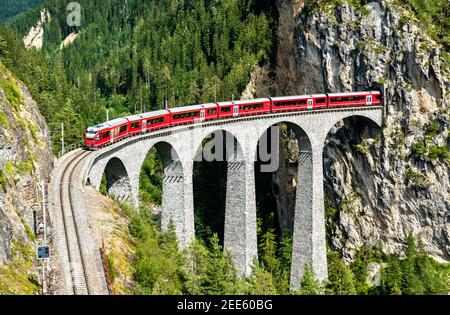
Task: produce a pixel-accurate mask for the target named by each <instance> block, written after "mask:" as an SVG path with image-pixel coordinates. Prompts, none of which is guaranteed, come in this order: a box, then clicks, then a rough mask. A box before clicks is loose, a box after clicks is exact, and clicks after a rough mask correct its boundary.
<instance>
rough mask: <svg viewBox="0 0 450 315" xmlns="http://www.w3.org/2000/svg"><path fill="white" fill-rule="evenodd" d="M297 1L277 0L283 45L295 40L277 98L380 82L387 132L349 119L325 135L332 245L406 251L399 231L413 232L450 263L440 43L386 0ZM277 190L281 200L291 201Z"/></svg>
mask: <svg viewBox="0 0 450 315" xmlns="http://www.w3.org/2000/svg"><path fill="white" fill-rule="evenodd" d="M293 2H294V1H288V0H286V1H279V10H280V26H279V29H280V31H279V37H280V38H279V46H281V45H282V43H287V44H289V43H291V44H292V41H291V37H292V34H291V33H290V32H289V29H292V31H293V32H294V33H293V38H294V39H295V44H293V45H295V61H296V62H295V63H294V62H292V57H291V56H283V53H286V51H289V49H288V48H289V47H283V48H279V55H278V65H277V69H276V72H277V82H276V84H277V94H278V95H288V94H303V93H304V91H305V90H307V91H308V93H323V92H346V91H358V90H367V89H371V88H373V87H374V84H376V83H380V84H383V85H384V87H385V96H386V100H387V102H386V108H385V122H384V124H385V126H384V128H383V130H379V129H377V128H374V127H372V126H371V125H370V124H368V123H367V122H366V121H364V120H355V119H351V120H347V121H344V122H342V124H340V125H339V126H336V128H335V130H334V131H333V132H332V133H331V134H330V136H329V138H328V140H327V147H326V148H325V152H324V161H325V163H324V171H325V177H326V178H325V182H324V184H325V191H326V195H327V196H328V199H329V205H330V207H333V208H336V209H337V213H336V215H335V216H334V218H330V220H333V224H332V226H331V224H330V226H331V232H330V234H331V235H330V241H331V243H332V247H334V248H335V249H337V250H339V251H341V252H342V253H343V254H344V257H345V258H347V259H351V258H352V257H353V255H354V253H355V251H356V250H357V249H358V248H359V247H361V246H372V245H375V244H377V243H381V245H382V248H383V249H384V250H385V251H386V252H402V250H403V241H404V239H405V237H406V236H407V235H408V234H409V233H413V234H414V235H415V236H416V237H417V238H418V239H419V240H420V241H421V242H422V243H423V245H424V248H425V249H426V250H427V251H428V252H429V253H430V255H432V256H434V257H435V258H436V259H440V260H446V261H448V260H450V180H449V175H450V170H449V166H448V165H449V164H450V159H449V155H448V145H449V143H448V142H449V124H450V123H449V121H450V120H449V108H450V106H449V87H450V82H449V69H448V62H447V64H445V61H444V58H443V50H444V49H445V48H443V47H442V46H441V45H439V44H438V43H436V42H435V41H434V40H433V39H431V38H430V37H429V36H428V35H427V34H426V33H425V32H424V30H423V29H421V27H420V26H418V24H419V23H418V21H417V20H415V18H414V16H413V14H412V13H411V12H408V11H407V10H405V9H403V8H401V7H398V6H396V5H395V4H394V3H393V2H392V1H385V0H380V1H376V2H371V3H369V4H368V5H367V6H365V7H362V8H354V7H352V6H349V5H348V4H343V5H330V4H321V2H318V4H317V5H315V6H309V7H308V8H307V9H306V7H305V8H303V9H301V8H300V9H299V3H298V2H296V3H293ZM300 6H302V3H301V2H300ZM291 15H293V17H292V16H291ZM292 19H294V21H295V23H294V26H292ZM290 25H291V26H290ZM282 30H285V32H282ZM286 30H288V31H286ZM279 74H288V76H286V75H279ZM292 164H293V165H294V163H292ZM293 167H295V165H294V166H293ZM294 177H295V175H293V174H286V173H277V174H275V182H279V183H288V185H287V187H286V189H287V190H295V183H292V178H294ZM288 195H289V194H288ZM281 197H282V196H279V198H278V204H279V205H280V204H285V206H287V207H289V208H291V207H292V206H289V205H290V204H292V202H286V201H284V200H283V199H284V197H283V198H281ZM292 210H293V208H291V211H289V212H290V213H293V212H292ZM280 217H281V218H282V222H281V226H282V227H283V225H284V226H285V227H287V228H289V226H290V223H289V221H290V220H291V219H292V218H291V217H289V216H288V215H286V214H285V213H284V214H283V215H282V216H280ZM330 223H331V221H330Z"/></svg>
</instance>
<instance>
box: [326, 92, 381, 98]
mask: <svg viewBox="0 0 450 315" xmlns="http://www.w3.org/2000/svg"><path fill="white" fill-rule="evenodd" d="M365 94H380V92H379V91H361V92H348V93H330V94H328V96H329V97H339V96H357V95H365Z"/></svg>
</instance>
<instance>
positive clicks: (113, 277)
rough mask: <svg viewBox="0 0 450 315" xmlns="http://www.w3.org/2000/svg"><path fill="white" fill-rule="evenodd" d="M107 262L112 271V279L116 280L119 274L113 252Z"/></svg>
mask: <svg viewBox="0 0 450 315" xmlns="http://www.w3.org/2000/svg"><path fill="white" fill-rule="evenodd" d="M106 262H107V263H108V269H109V272H110V273H111V278H112V280H114V279H115V278H116V276H117V269H116V266H115V265H114V257H113V256H112V255H111V254H109V255H108V256H107V257H106Z"/></svg>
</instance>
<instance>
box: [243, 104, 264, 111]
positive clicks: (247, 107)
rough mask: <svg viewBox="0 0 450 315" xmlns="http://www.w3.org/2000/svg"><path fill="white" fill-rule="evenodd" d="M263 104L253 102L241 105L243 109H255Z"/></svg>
mask: <svg viewBox="0 0 450 315" xmlns="http://www.w3.org/2000/svg"><path fill="white" fill-rule="evenodd" d="M263 107H264V105H263V104H251V105H241V110H253V109H259V108H263Z"/></svg>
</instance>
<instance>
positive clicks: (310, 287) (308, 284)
mask: <svg viewBox="0 0 450 315" xmlns="http://www.w3.org/2000/svg"><path fill="white" fill-rule="evenodd" d="M294 294H300V295H322V294H324V289H323V286H322V284H321V283H320V281H319V280H317V279H316V277H315V275H314V271H313V268H312V266H311V265H310V264H307V265H306V266H305V271H304V273H303V276H302V279H301V281H300V289H298V290H297V291H294Z"/></svg>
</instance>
